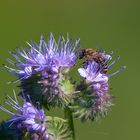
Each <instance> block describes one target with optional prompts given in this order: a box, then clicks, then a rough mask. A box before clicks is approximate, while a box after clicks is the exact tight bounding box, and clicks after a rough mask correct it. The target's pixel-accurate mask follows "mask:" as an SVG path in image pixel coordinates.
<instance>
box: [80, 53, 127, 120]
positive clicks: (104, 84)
mask: <svg viewBox="0 0 140 140" xmlns="http://www.w3.org/2000/svg"><path fill="white" fill-rule="evenodd" d="M96 58H97V57H96ZM111 58H112V57H111V55H109V54H105V53H101V52H100V59H99V58H98V60H97V59H95V58H93V59H90V60H89V59H86V60H85V62H84V63H83V68H79V69H78V72H79V74H80V75H81V76H82V77H83V78H84V84H86V85H87V89H89V87H90V93H89V94H90V97H91V102H90V107H89V106H88V109H89V108H90V109H91V110H89V112H90V113H89V112H84V113H85V115H87V114H88V115H89V116H88V117H89V118H91V119H92V118H93V119H94V118H96V116H98V114H101V115H106V113H107V112H108V109H109V107H110V106H112V102H111V98H112V95H111V94H110V93H109V89H110V87H109V83H108V81H109V78H110V77H111V76H113V75H115V74H117V73H118V72H120V71H121V70H123V69H124V68H125V66H124V67H122V68H121V69H120V70H118V71H116V72H114V73H113V74H108V73H107V72H108V69H110V68H111V67H112V66H113V65H114V64H115V62H116V61H117V60H119V57H117V59H116V60H114V61H113V62H112V63H111V64H109V61H110V60H111ZM82 84H83V82H82ZM82 86H83V85H82ZM84 90H85V89H84ZM84 113H83V114H84ZM81 116H82V115H81ZM83 116H84V115H83ZM88 117H87V118H88Z"/></svg>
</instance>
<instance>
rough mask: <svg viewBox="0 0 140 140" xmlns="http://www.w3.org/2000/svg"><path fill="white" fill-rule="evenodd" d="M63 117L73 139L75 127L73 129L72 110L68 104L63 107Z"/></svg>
mask: <svg viewBox="0 0 140 140" xmlns="http://www.w3.org/2000/svg"><path fill="white" fill-rule="evenodd" d="M64 117H65V119H66V120H67V123H68V127H69V129H70V131H71V133H72V139H73V140H75V129H74V122H73V115H72V111H71V110H70V108H69V107H68V106H66V107H65V108H64Z"/></svg>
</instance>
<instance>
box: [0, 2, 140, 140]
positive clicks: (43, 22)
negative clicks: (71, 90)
mask: <svg viewBox="0 0 140 140" xmlns="http://www.w3.org/2000/svg"><path fill="white" fill-rule="evenodd" d="M49 32H53V34H54V35H55V37H56V38H57V37H58V35H59V34H62V35H64V36H66V33H67V32H68V33H69V35H70V37H71V38H73V39H76V38H78V37H80V38H81V46H82V47H89V48H91V47H97V48H103V49H105V50H106V51H107V52H110V51H112V50H113V51H114V58H115V57H116V56H117V55H120V56H121V60H120V61H119V62H118V63H117V64H116V65H115V66H114V67H113V69H112V70H111V71H112V72H113V71H116V70H118V69H119V68H120V67H121V66H122V65H126V66H127V69H126V70H125V71H123V72H121V73H119V74H118V75H116V76H114V77H113V78H112V79H111V80H110V84H111V87H113V89H112V93H113V95H114V96H115V99H114V104H115V105H114V106H113V107H112V110H111V111H110V113H109V114H108V116H107V117H106V118H104V119H102V120H101V121H99V122H93V123H91V122H87V123H81V122H80V121H78V120H75V129H76V137H77V140H85V139H86V140H124V139H127V140H139V139H140V135H139V131H140V92H139V83H140V82H139V79H140V77H139V72H140V62H139V60H140V57H139V56H140V52H139V51H140V2H139V0H4V1H2V0H1V1H0V64H1V66H2V64H3V63H7V62H6V61H5V57H10V55H9V53H8V51H10V50H14V49H16V47H18V46H23V47H25V46H26V43H25V41H36V42H38V41H39V38H40V35H41V34H43V35H45V38H46V39H47V36H48V34H49ZM73 75H74V73H73ZM0 79H1V80H0V97H1V98H0V102H1V103H2V101H3V97H4V93H6V92H7V93H8V94H12V89H13V88H15V87H16V84H15V85H8V84H7V82H8V81H9V80H13V79H15V77H14V76H11V75H10V74H8V73H6V72H4V71H3V70H0ZM15 89H16V88H15ZM16 91H18V89H16ZM8 117H9V116H8V114H6V113H3V112H2V111H0V120H3V119H4V120H6V119H7V118H8Z"/></svg>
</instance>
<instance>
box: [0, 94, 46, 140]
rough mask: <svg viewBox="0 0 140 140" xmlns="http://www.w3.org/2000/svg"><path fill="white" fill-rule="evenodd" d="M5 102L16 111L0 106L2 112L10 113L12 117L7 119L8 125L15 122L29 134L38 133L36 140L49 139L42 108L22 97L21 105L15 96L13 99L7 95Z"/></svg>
mask: <svg viewBox="0 0 140 140" xmlns="http://www.w3.org/2000/svg"><path fill="white" fill-rule="evenodd" d="M5 103H6V104H8V105H9V106H10V107H12V108H13V109H14V110H15V111H16V113H14V112H11V111H9V110H8V109H6V108H4V107H3V106H0V108H1V109H2V110H3V111H4V112H7V113H9V114H11V115H12V118H11V119H10V120H8V122H9V123H11V124H10V126H12V125H13V124H15V125H16V126H17V128H18V129H19V130H21V132H22V131H23V130H25V131H26V132H29V133H30V134H31V135H33V134H36V135H38V137H39V139H37V140H40V139H42V140H48V139H49V135H48V134H47V128H46V116H45V114H44V110H43V109H37V108H36V107H35V106H34V105H33V104H32V103H31V102H27V101H25V99H23V106H21V105H19V103H18V102H17V99H16V96H15V100H14V99H12V98H11V97H10V96H8V95H7V97H6V101H5Z"/></svg>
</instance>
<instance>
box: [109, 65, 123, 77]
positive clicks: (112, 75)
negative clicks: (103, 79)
mask: <svg viewBox="0 0 140 140" xmlns="http://www.w3.org/2000/svg"><path fill="white" fill-rule="evenodd" d="M124 69H126V66H123V67H121V68H120V69H119V70H118V71H116V72H114V73H112V74H110V75H108V77H109V78H110V77H112V76H114V75H116V74H117V73H119V72H121V71H122V70H124Z"/></svg>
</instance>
